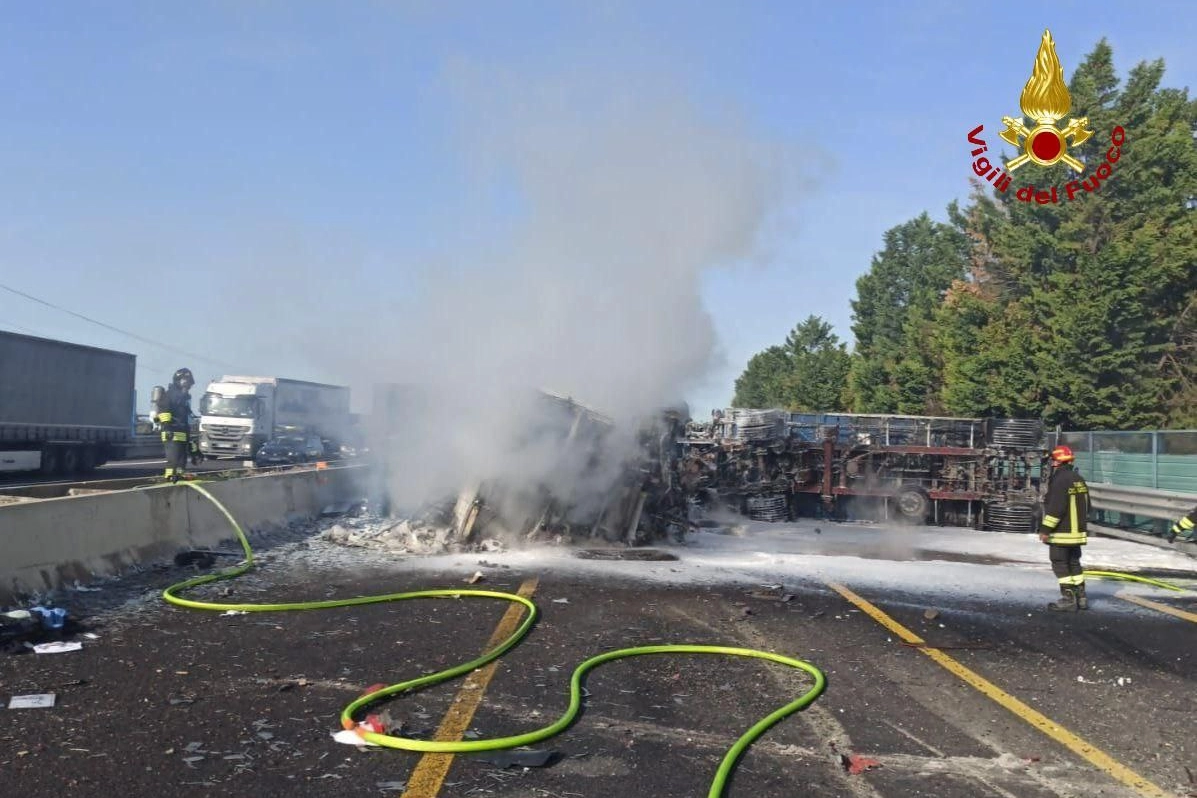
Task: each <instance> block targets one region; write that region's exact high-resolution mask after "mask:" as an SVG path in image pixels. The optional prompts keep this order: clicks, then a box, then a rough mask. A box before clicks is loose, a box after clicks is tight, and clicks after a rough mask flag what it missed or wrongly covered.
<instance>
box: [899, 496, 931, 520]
mask: <svg viewBox="0 0 1197 798" xmlns="http://www.w3.org/2000/svg"><path fill="white" fill-rule="evenodd" d="M896 498H897V505H898V513H899V514H900V515H901V516H902V517H903V518H904V519H906V520H907V521H913V522H914V523H916V524H922V523H924V522H926V520H927V510H928V509H930V506H931V500H930V499H928V498H927V494H925V493H923V492H922V491H921V490H915V489H913V488H908V489H906V490H904V491H902V492H901V493H899V494H898V495H897V497H896Z"/></svg>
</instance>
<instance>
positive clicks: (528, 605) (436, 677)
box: [162, 482, 827, 798]
mask: <svg viewBox="0 0 1197 798" xmlns="http://www.w3.org/2000/svg"><path fill="white" fill-rule="evenodd" d="M184 484H185V485H186V486H187V487H189V488H192V489H193V490H195V491H197V492H199V493H200V494H201V495H203V496H204V497H205V498H207V499H208V500H209V501H210V502H212V504H213V505H215V506H216V508H217V509H218V510H219V511H220V512H221V513H222V514H223V515H224V517H225V518H227V519H228V521H229V524H230V525H231V526H232V528H233V531H234V532H236V534H237V539H238V540H239V541H240V543H241V548H242V549H243V550H244V552H245V561H244V562H243V563H240V564H238V565H236V566H233V567H232V568H228V569H225V570H222V571H217V572H215V573H211V574H205V575H203V576H197V577H195V578H194V579H188V580H186V581H183V582H179V583H178V584H175V585H171V586H170V587H168V588H166V590H164V591H163V592H162V597H163V598H164V599H166V601H168V602H169V603H171V604H174V605H177V606H179V607H187V608H189V609H195V610H218V611H226V610H236V611H241V612H285V611H292V610H323V609H332V608H334V607H352V606H358V605H362V604H378V603H381V602H385V601H406V600H408V599H420V598H453V599H456V598H485V599H497V600H501V601H510V602H515V603H517V604H521V605H523V607H524V609H525V611H526V612H525V614H524V617H523V619H522V620H521V622H520V625H519V626H518V627H517V628H516V630H515V631H514V632H513V633H512V634H511V636H510V637H508V638H507V639H506V640H504V641H503V642H502V643H500V644H499V645H498V646H496V647H495V648H493V649H492V650H490V651H488V652H486V653H485V654H483V655H482V656H480V657H477V658H475V659H472V660H470V661H469V662H465V663H462V664H461V665H455V666H454V667H452V668H448V669H446V670H443V671H439V672H437V673H431V674H428V675H425V676H421V677H418V678H416V679H409V680H407V681H404V682H399V683H397V684H392V685H390V686H389V687H384V688H382V689H379V690H375V691H373V692H370V693H367V694H365V695H363V696H361V697H360V698H357V699H356V700H354V701H353V702H352V703H350V704H349V705H348V706H346V707H345V708H344V709H343V710H342V711H341V725H342V726H343V727H345V728H346V729H354V730H357V732H358V734H359V735H361V737H362V739H363V740H365V741H367V742H371V743H375V744H377V745H381V746H385V747H388V748H398V749H402V750H405V751H423V752H437V753H471V752H480V751H496V750H502V749H506V748H514V747H516V746H521V745H530V744H532V743H536V742H540V741H542V740H546V739H548V738H550V737H553V736H554V735H556V734H559V733H560V732H562V731H564V730H565V729H566V728H568V727H569V726H570V725H571V724H572V723H573V722H574V721H575V720H576V719H577V717H578V714H579V712H580V711H581V708H582V679H583V677H584V676H585V675H586V673H587V672H588V671H590V670H592V669H593V668H596V667H598V666H599V665H602V664H603V663H606V662H611V661H613V660H617V659H625V658H628V657H639V656H647V655H654V654H708V655H712V654H713V655H722V656H732V657H745V658H750V659H761V660H766V661H768V662H775V663H778V664H780V665H786V666H788V667H791V668H795V669H797V670H801V671H805V672H806V673H807V674H809V675H810V676H811V677H812V679H813V680H814V684H813V685H812V686H811V687H810V689H809V690H807V691H806V692H805V693H803V694H802V695H801V696H799V697H798V698H797V699H796V700H794V701H791V702H790V703H788V704H786V705H785V706H783V707H780V708H778V709H776V710H774V711H773V712H771V713H769V714H768V715H766V716H765V717H763V718H761V719H760V720H759V721H757V722H756V723H755V724H753V726H752V727H751V728H749V729H748V730H747V731H746V732H744V733H743V734H742V735H740V737H739V738H738V739H737V740H736V742H735V743H734V744H733V745H732V746H731V748H729V749H728V751H727V753H726V754H724V756H723V760H722V761H721V762H720V764H719V768H718V770H717V771H716V773H715V776H714V778H713V779H712V781H711V787H710V790H709V792H708V793H707V796H708V798H720V796H722V795H723V789H724V785H725V783H726V781H727V778H728V776H730V775H731V772H732V770H733V769H734V768H735V766H736V763H737V762H738V761H739V759H740V756H741V755H742V754H743V753H744V751H745V750H747V748H748V746H750V745H751V744H752V743H753V742H754V741H756V740H757V738H759V737H760V736H761V735H762V734H764V733H765V732H766V731H768V730H769V729H770V728H771V727H773V726H774V725H776V724H777V723H779V722H780V721H781V720H783V719H784V718H786V717H788V716H790V715H792V714H794V713H795V712H798V711H800V710H803V709H805V708H806V707H808V706H810V705H811V704H812V703H814V702H815V700H816V699H817V698H818V697H819V696H820V695H822V693H823V691H824V690H825V689H826V687H827V679H826V677H825V676H824V675H823V672H822V671H820V670H819V669H818V668H816V667H815V666H814V665H811V664H810V663H809V662H805V661H803V660H800V659H794V658H792V657H786V656H782V655H781V654H774V653H771V652H768V651H759V650H756V649H750V648H734V647H730V646H702V645H661V646H637V647H633V648H621V649H619V650H616V651H608V652H605V653H603V654H599V655H597V656H594V657H591V658H590V659H588V660H586V661H585V662H583V663H582V664H580V665H578V667H577V668H575V669H574V672H573V675H572V676H571V677H570V682H569V706H568V707H567V708H566V710H565V712H564V713H562V715H561V717H560V718H558V719H557V720H556V721H554V722H553V723H551V724H549V725H548V726H545V727H543V728H540V729H536V730H534V731H530V732H526V733H524V734H516V735H511V736H508V737H496V738H492V739H489V740H456V741H431V740H415V739H412V738H410V737H400V736H395V735H389V734H376V733H374V732H369V731H363V730H360V729H358V727H357V723H356V722H355V721H354V715H355V713H357V712H359V711H360V710H362V709H364V708H365V707H367V706H369V705H370V704H373V703H375V702H377V701H379V700H381V699H383V698H387V697H388V696H393V695H400V694H403V693H408V692H411V691H414V690H418V689H421V688H424V687H428V686H430V685H434V684H439V683H440V682H444V681H447V680H449V679H453V678H455V677H457V676H461V675H463V674H466V673H469V672H470V671H473V670H475V669H476V668H480V667H482V666H483V665H485V664H487V663H489V662H492V661H494V660H496V659H498V658H499V657H501V656H503V655H504V654H505V653H507V652H508V651H510V650H511V649H512V648H513V647H514V646H515V645H516V644H517V643H519V642H520V640H521V639H522V638H523V637H524V635H526V634H527V633H528V630H529V629H531V628H532V624H533V623H534V622H535V620H536V615H537V609H536V605H535V604H534V603H533V602H532V601H530V600H529V599H527V598H525V597H523V596H520V595H516V594H514V593H503V592H500V591H494V590H457V589H453V590H415V591H410V592H406V593H386V594H383V595H378V596H360V597H357V598H351V599H333V600H328V601H296V602H286V603H280V604H223V603H218V602H211V601H195V600H192V599H186V598H183V597H182V596H180V595H179V594H180V593H182V592H184V591H186V590H190V589H191V588H193V587H199V586H200V585H205V584H210V583H212V582H217V581H220V580H224V579H232V578H234V577H237V576H240V575H241V574H243V573H245V572H246V571H249V570H250V569H252V568H253V567H254V554H253V550H252V549H251V548H250V545H249V540H248V538H246V536H245V532H244V531H242V529H241V525H240V524H238V523H237V519H235V518H234V517H233V515H232V514H231V513H230V512H229V511H228V509H227V508H226V507H225V506H224V505H223V504H221V503H220V501H219V500H218V499H217V498H216V497H215V496H213V495H212V494H211V493H210V492H209V491H208V490H207V489H206V488H204V487H203V486H202V485H199V484H197V483H195V482H186V483H184Z"/></svg>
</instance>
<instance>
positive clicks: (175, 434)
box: [158, 385, 191, 441]
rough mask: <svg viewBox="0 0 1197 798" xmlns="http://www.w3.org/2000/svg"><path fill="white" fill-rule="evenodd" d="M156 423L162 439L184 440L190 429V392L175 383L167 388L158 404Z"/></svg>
mask: <svg viewBox="0 0 1197 798" xmlns="http://www.w3.org/2000/svg"><path fill="white" fill-rule="evenodd" d="M158 423H159V424H161V425H162V440H164V441H170V440H174V441H186V440H187V434H188V433H189V432H190V431H191V394H190V393H189V392H186V391H183V390H182V389H180V388H179V386H177V385H171V386H170V387H169V388H167V389H166V392H165V393H164V394H163V396H162V400H161V401H160V402H159V404H158Z"/></svg>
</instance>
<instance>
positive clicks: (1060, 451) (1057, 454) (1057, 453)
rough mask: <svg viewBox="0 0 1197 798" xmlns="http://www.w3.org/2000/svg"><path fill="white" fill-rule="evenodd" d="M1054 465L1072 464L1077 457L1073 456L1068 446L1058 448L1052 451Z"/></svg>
mask: <svg viewBox="0 0 1197 798" xmlns="http://www.w3.org/2000/svg"><path fill="white" fill-rule="evenodd" d="M1051 458H1052V463H1053V464H1055V465H1062V464H1063V463H1071V462H1072V461H1073V460H1075V459H1076V457H1074V456H1073V454H1072V449H1070V448H1068V447H1067V446H1057V447H1056V448H1054V449H1052V454H1051Z"/></svg>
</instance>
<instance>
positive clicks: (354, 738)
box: [331, 729, 378, 748]
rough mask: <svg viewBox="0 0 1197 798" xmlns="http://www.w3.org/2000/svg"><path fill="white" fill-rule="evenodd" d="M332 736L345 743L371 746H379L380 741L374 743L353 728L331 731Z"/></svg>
mask: <svg viewBox="0 0 1197 798" xmlns="http://www.w3.org/2000/svg"><path fill="white" fill-rule="evenodd" d="M331 736H332V738H333V739H334V740H336V741H337V742H338V743H343V744H345V745H358V746H369V747H372V748H377V747H378V743H372V742H370V741H368V740H364V739H362V736H361V735H360V734H358V733H357V732H355V731H353V730H352V729H341V730H340V731H335V732H331Z"/></svg>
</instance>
